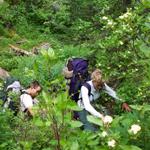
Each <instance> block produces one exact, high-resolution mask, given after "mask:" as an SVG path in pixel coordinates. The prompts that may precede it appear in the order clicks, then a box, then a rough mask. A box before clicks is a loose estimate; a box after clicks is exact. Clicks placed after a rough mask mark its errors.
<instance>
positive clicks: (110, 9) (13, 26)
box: [0, 0, 150, 150]
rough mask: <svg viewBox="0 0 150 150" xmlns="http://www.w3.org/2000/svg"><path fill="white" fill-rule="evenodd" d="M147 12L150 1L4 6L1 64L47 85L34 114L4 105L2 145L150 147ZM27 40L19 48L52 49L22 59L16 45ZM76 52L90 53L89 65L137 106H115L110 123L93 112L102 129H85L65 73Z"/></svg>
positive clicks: (87, 149)
mask: <svg viewBox="0 0 150 150" xmlns="http://www.w3.org/2000/svg"><path fill="white" fill-rule="evenodd" d="M148 12H149V1H148V0H142V1H127V0H123V1H119V0H114V1H112V0H101V1H100V0H98V1H97V0H93V1H90V0H86V1H82V0H74V1H70V0H65V1H62V0H61V1H54V0H38V1H33V0H27V1H23V0H16V1H10V0H7V1H5V2H4V3H3V4H2V5H0V18H1V19H0V40H1V41H0V59H1V62H0V67H3V68H5V69H7V70H9V71H11V74H12V75H13V76H16V77H17V78H18V79H20V80H21V83H22V85H23V86H25V87H26V86H27V85H29V83H30V82H31V81H32V80H35V79H36V80H38V81H39V82H40V83H41V84H42V86H43V89H44V91H43V92H42V94H41V95H40V96H39V97H38V98H39V99H40V103H39V106H37V107H35V108H34V112H35V114H36V115H35V117H34V118H33V120H29V118H26V117H25V116H24V115H23V114H18V116H17V117H14V116H13V115H12V112H10V111H9V110H6V111H5V112H3V111H0V122H1V124H0V132H1V134H0V149H4V150H5V149H17V150H21V149H26V150H30V149H31V150H37V149H43V150H54V149H58V150H60V149H62V150H70V149H71V150H78V149H80V150H91V149H94V150H98V149H101V150H108V149H115V150H124V149H133V150H140V149H145V150H149V147H150V145H149V141H150V127H149V124H150V118H149V115H150V108H149V98H150V91H149V86H150V63H149V59H150V53H149V38H150V37H149V35H150V34H149V18H150V15H149V13H148ZM22 39H25V42H24V43H22V44H20V45H17V46H18V47H20V48H22V49H25V50H27V51H30V50H32V48H33V47H35V46H37V45H39V44H41V43H42V42H48V43H50V45H51V48H49V49H48V50H47V51H46V50H41V52H40V54H39V55H36V56H32V57H15V56H14V54H12V53H11V52H10V51H9V44H14V45H16V43H17V42H18V41H21V40H22ZM73 56H75V57H86V58H88V59H89V60H90V68H92V69H93V68H95V67H97V68H100V69H101V70H102V72H103V76H104V79H105V80H106V81H107V82H108V83H109V84H110V85H112V86H113V87H114V88H115V89H117V92H118V94H119V95H120V97H122V99H124V100H126V101H128V103H130V104H132V105H131V107H132V109H133V111H132V113H123V112H122V111H121V110H120V106H116V112H115V113H116V114H117V115H114V116H113V118H114V119H113V122H112V123H111V124H108V125H106V126H105V125H103V124H102V121H101V120H99V119H97V118H95V117H92V116H88V120H89V121H90V122H92V123H94V124H96V125H98V128H99V130H98V131H97V132H96V133H92V132H86V131H82V130H81V129H80V127H81V128H82V123H81V122H79V121H75V120H73V119H72V111H73V110H75V111H80V110H81V109H80V108H79V107H78V106H77V105H76V104H75V103H74V102H72V101H71V100H70V99H69V98H68V94H67V92H65V90H64V89H66V86H65V81H64V78H63V76H62V68H63V66H64V64H65V61H66V60H67V59H68V58H69V57H73ZM11 96H13V97H15V95H13V94H11ZM15 98H16V97H15ZM16 99H17V98H16ZM106 99H107V98H106ZM108 100H109V99H108ZM98 105H100V104H98ZM134 124H136V125H139V126H140V127H141V130H140V131H138V132H137V134H133V133H132V132H130V129H131V126H132V125H134ZM103 131H105V132H107V135H105V134H104V132H103ZM104 135H105V136H104ZM113 140H114V141H115V143H114V145H115V146H114V147H113V145H111V144H112V142H114V141H113ZM109 144H110V145H109Z"/></svg>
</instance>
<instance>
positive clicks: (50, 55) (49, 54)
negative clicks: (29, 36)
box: [48, 48, 55, 58]
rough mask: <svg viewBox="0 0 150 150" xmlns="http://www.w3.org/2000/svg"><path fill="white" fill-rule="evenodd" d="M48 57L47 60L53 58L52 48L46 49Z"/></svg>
mask: <svg viewBox="0 0 150 150" xmlns="http://www.w3.org/2000/svg"><path fill="white" fill-rule="evenodd" d="M48 56H49V58H54V57H55V53H54V50H53V49H52V48H49V49H48Z"/></svg>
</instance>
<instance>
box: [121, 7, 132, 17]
mask: <svg viewBox="0 0 150 150" xmlns="http://www.w3.org/2000/svg"><path fill="white" fill-rule="evenodd" d="M131 16H132V13H131V12H130V9H128V11H127V12H126V13H124V14H123V15H122V16H119V18H120V19H126V18H129V17H131Z"/></svg>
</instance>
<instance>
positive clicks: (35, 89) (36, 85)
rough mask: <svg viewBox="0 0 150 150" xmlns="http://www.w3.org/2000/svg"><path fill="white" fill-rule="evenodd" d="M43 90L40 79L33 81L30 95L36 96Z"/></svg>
mask: <svg viewBox="0 0 150 150" xmlns="http://www.w3.org/2000/svg"><path fill="white" fill-rule="evenodd" d="M41 90H42V87H41V86H40V84H39V82H38V81H33V82H32V83H31V84H30V95H31V96H32V97H36V96H37V95H38V94H39V93H40V92H41Z"/></svg>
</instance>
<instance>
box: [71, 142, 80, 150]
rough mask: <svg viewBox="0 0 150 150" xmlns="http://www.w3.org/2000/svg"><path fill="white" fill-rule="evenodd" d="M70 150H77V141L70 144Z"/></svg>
mask: <svg viewBox="0 0 150 150" xmlns="http://www.w3.org/2000/svg"><path fill="white" fill-rule="evenodd" d="M71 150H79V143H78V142H77V141H74V142H73V143H72V146H71Z"/></svg>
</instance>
